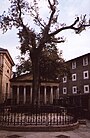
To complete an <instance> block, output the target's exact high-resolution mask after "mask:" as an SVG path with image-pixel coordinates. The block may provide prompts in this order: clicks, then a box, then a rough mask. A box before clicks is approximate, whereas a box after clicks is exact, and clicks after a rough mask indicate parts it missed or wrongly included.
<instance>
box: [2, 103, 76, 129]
mask: <svg viewBox="0 0 90 138" xmlns="http://www.w3.org/2000/svg"><path fill="white" fill-rule="evenodd" d="M22 108H23V106H22ZM22 108H21V107H11V106H10V107H5V106H4V107H1V108H0V125H2V126H5V125H6V126H7V125H14V126H15V125H18V126H19V125H20V126H22V125H46V126H48V125H66V124H72V123H74V122H76V119H75V118H74V117H73V116H72V115H71V114H69V112H68V111H67V110H66V109H65V108H60V107H58V108H57V107H53V108H50V107H47V109H46V107H43V108H41V107H39V108H38V107H32V108H31V107H28V108H26V109H27V110H26V109H25V107H24V109H23V110H22ZM25 111H26V112H25Z"/></svg>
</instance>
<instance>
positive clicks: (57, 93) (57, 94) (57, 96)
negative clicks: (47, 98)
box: [56, 87, 59, 99]
mask: <svg viewBox="0 0 90 138" xmlns="http://www.w3.org/2000/svg"><path fill="white" fill-rule="evenodd" d="M56 99H59V88H58V87H57V89H56Z"/></svg>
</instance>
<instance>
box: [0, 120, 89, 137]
mask: <svg viewBox="0 0 90 138" xmlns="http://www.w3.org/2000/svg"><path fill="white" fill-rule="evenodd" d="M0 138H90V121H87V124H86V125H80V127H79V128H78V129H75V130H73V131H65V132H10V131H0Z"/></svg>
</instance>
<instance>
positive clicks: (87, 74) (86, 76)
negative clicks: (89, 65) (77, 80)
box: [83, 71, 89, 79]
mask: <svg viewBox="0 0 90 138" xmlns="http://www.w3.org/2000/svg"><path fill="white" fill-rule="evenodd" d="M83 78H84V79H88V78H89V73H88V71H84V72H83Z"/></svg>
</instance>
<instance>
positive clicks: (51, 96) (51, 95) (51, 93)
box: [50, 86, 53, 104]
mask: <svg viewBox="0 0 90 138" xmlns="http://www.w3.org/2000/svg"><path fill="white" fill-rule="evenodd" d="M50 104H53V87H52V86H51V92H50Z"/></svg>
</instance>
